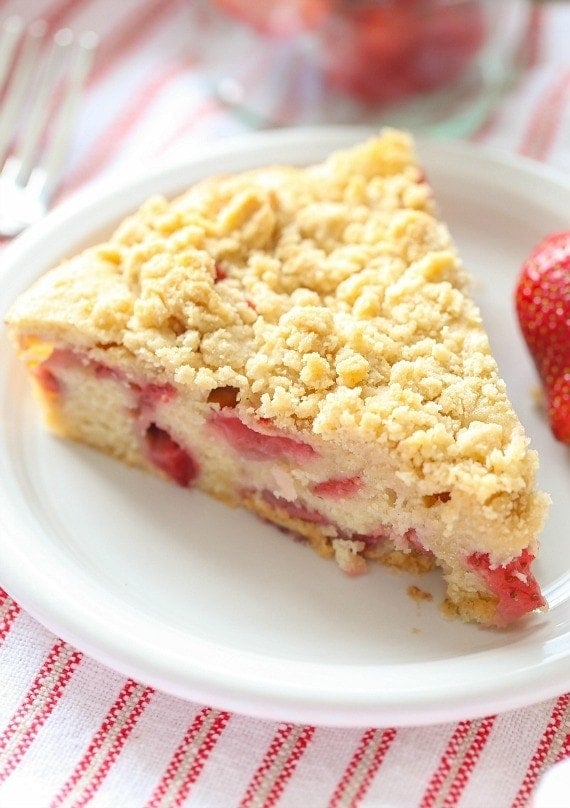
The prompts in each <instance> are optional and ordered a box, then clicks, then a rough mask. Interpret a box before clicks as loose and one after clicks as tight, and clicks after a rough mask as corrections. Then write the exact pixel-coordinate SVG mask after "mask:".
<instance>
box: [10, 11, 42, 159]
mask: <svg viewBox="0 0 570 808" xmlns="http://www.w3.org/2000/svg"><path fill="white" fill-rule="evenodd" d="M46 30H47V25H46V23H45V22H44V21H43V20H36V22H34V23H33V24H32V25H31V26H30V27H29V29H28V30H27V33H26V35H25V36H24V40H23V44H22V50H21V53H20V56H19V59H18V60H17V63H16V65H15V66H14V72H13V75H12V78H11V80H10V83H9V88H8V91H7V94H6V98H5V99H4V102H3V104H2V113H1V115H0V158H1V157H2V156H3V155H4V154H5V153H6V150H7V149H8V147H9V145H10V141H11V139H12V135H13V134H14V130H15V128H16V122H17V120H18V115H19V113H20V111H21V109H22V107H23V105H24V101H25V99H26V90H27V89H28V85H29V83H30V79H31V76H32V70H33V68H34V66H35V63H36V61H37V57H38V53H39V50H40V46H41V44H42V40H43V38H44V37H45V34H46Z"/></svg>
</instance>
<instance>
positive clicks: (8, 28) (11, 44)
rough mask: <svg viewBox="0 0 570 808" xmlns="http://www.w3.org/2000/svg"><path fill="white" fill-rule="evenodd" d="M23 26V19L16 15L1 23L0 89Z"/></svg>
mask: <svg viewBox="0 0 570 808" xmlns="http://www.w3.org/2000/svg"><path fill="white" fill-rule="evenodd" d="M23 28H24V21H23V20H22V18H21V17H18V16H16V15H13V16H12V17H8V18H7V19H6V20H4V24H3V25H2V32H1V33H0V90H1V89H2V87H4V81H5V79H6V76H7V75H8V72H9V70H10V67H11V65H12V58H13V56H14V53H15V51H16V46H17V45H18V42H19V40H20V37H21V35H22V30H23Z"/></svg>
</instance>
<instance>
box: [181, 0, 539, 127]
mask: <svg viewBox="0 0 570 808" xmlns="http://www.w3.org/2000/svg"><path fill="white" fill-rule="evenodd" d="M192 5H193V7H194V8H202V9H204V8H206V9H208V14H209V18H210V20H213V18H214V17H215V21H214V22H213V23H212V25H211V28H210V30H208V29H207V26H206V29H204V30H202V31H200V30H198V26H196V25H195V24H193V25H192V30H194V31H196V33H195V38H196V39H197V40H199V42H200V47H201V50H202V56H201V61H202V66H203V68H204V70H205V72H206V75H209V76H210V77H211V78H212V83H213V86H214V87H215V89H216V91H217V93H218V95H219V97H220V98H221V99H222V100H224V101H225V102H226V103H228V104H230V105H232V106H234V107H235V108H237V109H239V110H240V111H241V112H244V113H247V114H248V115H249V117H250V118H251V117H252V116H253V118H254V119H255V120H256V122H257V123H259V124H261V125H263V124H269V125H289V124H295V125H304V124H347V123H348V124H359V123H361V124H362V123H364V124H373V125H375V124H377V123H379V122H382V123H386V122H387V123H389V124H391V125H393V126H397V127H398V126H400V127H402V128H408V129H411V130H416V131H417V130H421V131H427V132H434V133H436V134H447V135H454V136H458V135H467V134H469V133H470V132H471V131H473V130H474V129H475V128H476V127H477V126H478V125H480V124H481V123H483V122H484V120H485V118H486V117H487V115H488V114H489V112H490V111H491V109H492V106H493V104H494V103H495V102H496V100H497V98H498V97H500V93H501V91H503V90H504V89H505V88H506V87H507V86H509V83H510V82H511V81H512V79H513V77H514V76H516V75H517V72H518V71H519V70H520V68H521V62H520V54H521V52H523V50H524V48H523V44H524V42H525V40H526V36H527V34H528V31H529V25H530V22H531V19H532V14H531V5H532V3H531V0H501V2H500V3H499V2H497V1H496V0H265V2H254V1H253V0H194V2H193V4H192Z"/></svg>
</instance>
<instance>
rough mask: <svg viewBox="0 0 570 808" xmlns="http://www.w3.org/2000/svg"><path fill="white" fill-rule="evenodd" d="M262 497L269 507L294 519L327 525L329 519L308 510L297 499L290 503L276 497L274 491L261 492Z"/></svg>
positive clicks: (310, 509)
mask: <svg viewBox="0 0 570 808" xmlns="http://www.w3.org/2000/svg"><path fill="white" fill-rule="evenodd" d="M261 496H262V497H263V499H264V500H265V502H267V504H268V505H271V506H272V507H273V508H279V509H280V510H282V511H285V513H286V514H287V515H288V516H290V517H291V518H292V519H302V520H303V521H304V522H312V523H313V524H316V525H325V524H327V519H326V517H325V516H323V514H322V513H319V512H318V511H316V510H314V509H312V508H308V507H307V506H306V505H305V504H304V503H303V502H301V501H300V500H298V499H296V500H294V501H290V500H288V499H283V498H282V497H278V496H276V495H275V494H274V493H273V492H272V491H269V490H267V489H265V490H264V491H262V492H261Z"/></svg>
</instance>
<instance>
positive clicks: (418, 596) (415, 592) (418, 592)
mask: <svg viewBox="0 0 570 808" xmlns="http://www.w3.org/2000/svg"><path fill="white" fill-rule="evenodd" d="M406 591H407V593H408V596H409V597H410V598H411V599H412V600H415V601H416V603H421V601H423V600H433V595H432V594H430V593H429V592H426V591H425V590H424V589H420V588H419V586H415V585H414V584H412V585H411V586H409V587H408V588H407V590H406Z"/></svg>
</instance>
